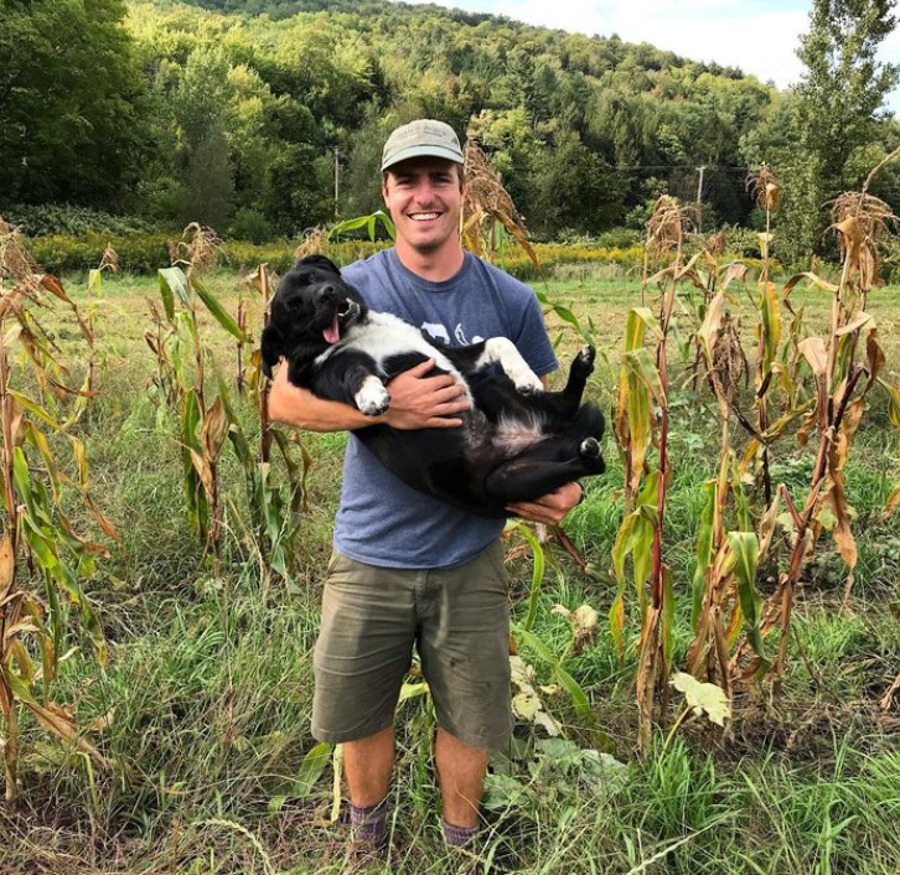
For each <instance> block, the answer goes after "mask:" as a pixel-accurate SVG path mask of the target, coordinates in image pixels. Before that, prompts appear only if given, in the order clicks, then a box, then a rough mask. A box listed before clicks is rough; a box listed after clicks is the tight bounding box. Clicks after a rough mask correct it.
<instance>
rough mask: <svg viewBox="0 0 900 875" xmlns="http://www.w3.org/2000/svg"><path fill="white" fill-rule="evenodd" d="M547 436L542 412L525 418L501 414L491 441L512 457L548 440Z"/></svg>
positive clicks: (508, 456)
mask: <svg viewBox="0 0 900 875" xmlns="http://www.w3.org/2000/svg"><path fill="white" fill-rule="evenodd" d="M547 437H548V435H547V434H546V433H545V432H544V422H543V418H542V417H541V416H540V414H534V415H532V416H528V417H524V418H520V417H508V416H501V417H500V419H499V421H498V422H497V425H496V426H495V427H494V429H493V433H492V435H491V442H492V443H493V445H494V446H495V447H496V448H497V449H498V450H500V451H501V452H502V453H503V454H504V455H505V456H506V457H507V458H511V457H512V456H517V455H519V453H523V452H525V450H527V449H529V448H530V447H533V446H534V445H535V444H537V443H540V442H541V441H544V440H547Z"/></svg>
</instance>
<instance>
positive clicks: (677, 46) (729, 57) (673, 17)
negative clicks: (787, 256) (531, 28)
mask: <svg viewBox="0 0 900 875" xmlns="http://www.w3.org/2000/svg"><path fill="white" fill-rule="evenodd" d="M423 2H424V0H423ZM440 5H442V6H448V7H457V8H463V9H467V10H469V11H471V12H490V13H492V14H495V15H506V16H508V17H509V18H513V19H516V20H517V21H524V22H527V23H529V24H536V25H542V26H544V27H553V28H558V29H561V30H567V31H572V32H578V33H586V34H589V35H594V34H597V35H599V36H610V35H611V34H613V33H617V34H618V35H619V36H620V37H621V38H622V39H623V40H626V41H628V42H648V43H651V44H652V45H655V46H657V47H658V48H660V49H667V50H669V51H672V52H676V53H677V54H679V55H681V56H682V57H685V58H690V59H692V60H695V61H707V62H711V61H715V62H717V63H719V64H722V65H725V66H733V67H739V68H740V69H741V70H743V71H744V72H745V73H750V74H752V75H754V76H756V77H758V78H759V79H761V80H762V81H764V82H765V81H768V80H770V79H771V80H772V81H773V82H774V83H775V84H776V85H777V86H778V87H779V88H785V87H787V86H788V85H791V84H794V83H796V82H797V81H798V80H799V79H800V75H801V73H802V71H803V65H802V64H801V62H800V59H799V58H798V57H797V54H796V50H797V46H798V45H799V37H800V34H802V33H804V32H805V31H806V30H807V29H808V27H809V15H808V11H809V8H810V5H811V4H809V3H806V2H802V3H801V2H790V0H788V2H777V3H773V2H764V0H677V2H672V0H550V2H548V0H456V2H452V0H447V2H441V3H440ZM880 56H881V57H882V58H883V59H885V60H887V59H890V60H896V59H897V58H898V57H900V31H895V32H894V33H893V34H891V36H890V37H889V38H888V39H887V40H886V41H885V43H884V44H883V46H882V51H881V53H880ZM889 106H890V107H891V108H892V109H893V111H894V112H895V113H896V114H898V115H900V88H898V89H896V90H895V91H894V92H893V94H892V95H891V97H890V99H889Z"/></svg>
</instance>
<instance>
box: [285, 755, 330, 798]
mask: <svg viewBox="0 0 900 875" xmlns="http://www.w3.org/2000/svg"><path fill="white" fill-rule="evenodd" d="M332 750H333V745H331V744H329V743H328V742H327V741H322V742H320V743H319V744H317V745H316V746H315V747H314V748H313V749H312V750H310V751H309V752H308V753H307V754H306V756H305V757H303V762H302V763H300V773H299V774H298V775H297V780H296V782H295V783H294V787H293V790H292V792H291V795H292V796H296V797H298V798H299V799H305V798H306V797H307V796H309V794H310V793H311V792H312V788H313V787H314V786H315V783H316V781H318V780H319V778H321V777H322V772H324V771H325V766H327V765H328V761H329V759H331V752H332Z"/></svg>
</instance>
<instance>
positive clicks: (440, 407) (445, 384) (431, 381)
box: [380, 359, 471, 430]
mask: <svg viewBox="0 0 900 875" xmlns="http://www.w3.org/2000/svg"><path fill="white" fill-rule="evenodd" d="M434 365H435V361H434V359H428V361H425V362H422V363H421V364H419V365H416V366H415V367H414V368H410V369H409V370H408V371H404V372H403V373H402V374H398V375H397V376H396V377H394V379H393V380H391V382H390V383H388V384H387V389H388V392H390V393H391V403H390V406H389V407H388V409H387V412H386V413H384V414H382V416H381V417H380V421H381V422H383V423H385V425H389V426H391V427H392V428H398V429H401V430H410V429H418V428H458V427H459V426H461V425H462V420H461V419H459V418H458V417H455V416H454V414H456V413H461V412H462V411H463V410H468V409H469V407H470V406H471V405H470V404H469V400H468V398H467V397H466V388H465V386H462V385H460V384H459V383H458V382H457V381H456V380H454V379H453V377H451V376H450V375H449V374H438V376H436V377H426V376H425V374H427V373H428V372H429V371H430V370H431V369H432V368H433V367H434Z"/></svg>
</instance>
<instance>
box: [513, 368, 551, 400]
mask: <svg viewBox="0 0 900 875" xmlns="http://www.w3.org/2000/svg"><path fill="white" fill-rule="evenodd" d="M507 373H509V372H508V371H507ZM509 377H510V379H511V380H512V381H513V385H514V386H515V387H516V391H517V392H519V393H520V394H522V395H537V394H538V392H543V391H544V384H543V383H542V382H541V380H540V377H538V376H536V375H535V374H534V373H532V371H531V370H530V369H529V368H515V369H514V370H513V372H512V373H511V374H509Z"/></svg>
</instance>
